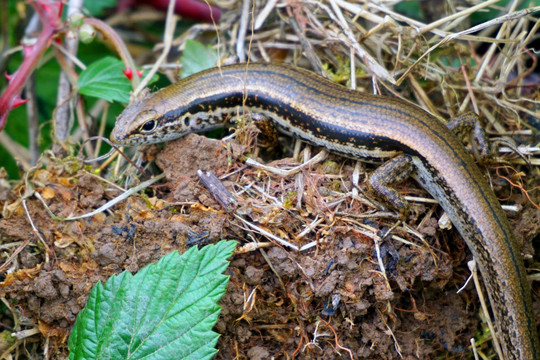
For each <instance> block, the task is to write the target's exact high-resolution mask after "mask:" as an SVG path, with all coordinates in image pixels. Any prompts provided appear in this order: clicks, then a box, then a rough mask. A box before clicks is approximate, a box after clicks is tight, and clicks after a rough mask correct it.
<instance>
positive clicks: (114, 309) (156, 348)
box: [68, 241, 236, 360]
mask: <svg viewBox="0 0 540 360" xmlns="http://www.w3.org/2000/svg"><path fill="white" fill-rule="evenodd" d="M235 246H236V242H234V241H221V242H219V243H217V244H215V245H208V246H205V247H204V248H202V249H201V250H199V249H197V248H195V247H193V248H191V249H189V250H188V251H186V252H185V253H184V254H183V255H181V256H180V255H178V253H177V252H173V253H171V254H169V255H167V256H165V257H163V258H162V259H161V260H160V261H159V262H158V263H157V264H151V265H148V266H146V267H145V268H143V269H142V270H141V271H140V272H139V273H138V274H136V275H135V276H133V275H131V274H130V273H128V272H123V273H121V274H119V275H116V276H112V277H111V278H110V279H109V280H108V281H107V282H106V283H105V285H102V284H101V283H97V284H96V285H95V286H94V288H93V289H92V292H91V293H90V296H89V298H88V302H87V304H86V307H85V308H84V309H83V310H82V311H81V312H80V314H79V316H78V317H77V321H76V322H75V326H74V327H73V330H72V333H71V336H70V338H69V342H68V345H69V349H70V355H69V359H71V360H76V359H128V358H129V359H133V360H135V359H143V358H144V359H145V360H152V359H211V358H212V357H213V355H214V354H215V353H216V352H217V350H216V349H215V345H216V343H217V339H218V334H216V333H215V332H213V331H212V327H213V326H214V325H215V324H216V322H217V318H218V315H219V312H220V310H221V307H220V306H219V305H217V302H218V301H219V299H220V298H221V297H222V296H223V294H224V293H225V287H226V285H227V282H228V277H227V276H225V275H223V271H225V269H226V268H227V266H228V262H227V258H228V257H229V256H231V254H232V251H233V250H234V248H235Z"/></svg>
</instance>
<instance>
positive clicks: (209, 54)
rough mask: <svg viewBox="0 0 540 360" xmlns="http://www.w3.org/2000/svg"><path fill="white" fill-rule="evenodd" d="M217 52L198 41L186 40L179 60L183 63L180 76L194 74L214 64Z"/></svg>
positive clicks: (216, 59)
mask: <svg viewBox="0 0 540 360" xmlns="http://www.w3.org/2000/svg"><path fill="white" fill-rule="evenodd" d="M217 61H218V54H217V52H216V51H215V50H214V49H213V48H212V47H211V46H204V45H203V44H201V43H200V42H198V41H195V40H187V41H186V47H185V49H184V52H183V53H182V56H181V57H180V62H181V63H182V65H183V70H182V74H181V77H182V78H185V77H186V76H189V75H192V74H196V73H198V72H200V71H203V70H206V69H210V68H211V67H214V66H216V64H217Z"/></svg>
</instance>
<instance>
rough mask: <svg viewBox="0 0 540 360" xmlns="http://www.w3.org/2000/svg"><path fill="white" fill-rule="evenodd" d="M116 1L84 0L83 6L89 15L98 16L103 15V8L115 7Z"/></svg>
mask: <svg viewBox="0 0 540 360" xmlns="http://www.w3.org/2000/svg"><path fill="white" fill-rule="evenodd" d="M116 3H117V1H116V0H84V8H85V9H86V10H88V12H89V13H90V15H92V16H95V17H98V16H100V15H103V12H104V11H105V9H108V8H112V7H115V6H116V5H117V4H116Z"/></svg>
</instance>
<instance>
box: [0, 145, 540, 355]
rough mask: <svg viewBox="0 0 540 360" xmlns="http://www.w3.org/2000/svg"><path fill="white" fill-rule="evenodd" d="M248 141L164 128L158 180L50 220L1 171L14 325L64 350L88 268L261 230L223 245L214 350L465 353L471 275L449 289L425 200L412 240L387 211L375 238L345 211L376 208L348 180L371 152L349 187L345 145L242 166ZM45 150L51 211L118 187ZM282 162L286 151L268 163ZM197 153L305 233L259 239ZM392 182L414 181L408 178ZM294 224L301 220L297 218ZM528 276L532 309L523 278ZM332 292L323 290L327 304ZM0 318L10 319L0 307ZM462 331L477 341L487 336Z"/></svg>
mask: <svg viewBox="0 0 540 360" xmlns="http://www.w3.org/2000/svg"><path fill="white" fill-rule="evenodd" d="M249 149H251V146H247V145H244V146H240V145H236V144H232V143H225V142H223V141H218V140H211V139H208V138H205V137H201V136H197V135H190V136H188V137H186V138H184V139H180V140H177V141H175V142H172V143H170V144H168V145H167V146H166V148H165V149H164V151H162V152H160V153H159V154H158V155H157V160H156V163H157V165H158V166H159V167H160V168H161V169H162V170H163V171H164V172H165V174H166V180H164V181H162V182H161V183H159V184H158V185H154V186H153V187H152V188H150V189H146V190H145V191H144V192H143V194H142V195H138V196H132V197H130V198H129V199H128V200H126V201H124V202H122V203H120V204H118V205H116V206H114V207H113V208H112V210H111V211H107V212H103V213H101V214H99V215H96V216H94V217H92V218H90V219H83V220H75V221H55V220H52V218H51V216H50V215H49V214H48V213H47V212H46V210H45V207H44V205H43V204H42V203H41V202H40V201H39V200H37V199H36V197H35V196H29V197H27V198H26V199H25V200H24V205H25V206H26V207H27V209H28V213H26V212H25V208H24V206H23V203H22V202H21V199H23V195H24V194H25V193H27V194H30V193H28V191H29V190H30V189H29V186H27V185H25V184H24V182H19V183H16V184H14V185H12V186H7V185H6V184H5V182H2V183H1V184H0V185H2V186H0V205H1V206H2V208H3V211H4V215H3V216H2V217H1V218H0V240H1V244H2V251H3V254H4V259H3V261H2V263H3V266H2V268H1V269H2V273H1V275H2V280H3V282H2V283H1V284H0V286H1V287H0V291H1V292H2V296H4V297H5V298H6V300H7V302H6V303H7V304H9V306H10V309H11V310H12V311H13V312H14V313H16V314H18V316H19V317H20V322H21V324H22V325H23V328H24V327H27V328H32V327H33V326H36V325H37V326H38V327H39V330H40V332H41V336H42V338H41V339H40V340H37V339H36V338H34V340H33V341H34V342H35V341H38V342H39V341H43V339H44V338H49V346H50V347H51V348H53V349H54V351H53V353H54V357H55V358H58V359H60V358H64V357H65V356H66V353H67V350H66V339H67V337H68V335H69V331H70V329H71V326H72V325H73V323H74V321H75V318H76V316H77V314H78V312H79V311H80V310H81V309H82V307H83V306H84V305H85V302H86V299H87V296H88V293H89V291H90V289H91V288H92V286H93V285H94V284H95V283H96V282H97V281H106V279H107V278H108V277H109V276H111V275H113V274H117V273H119V272H121V271H123V270H128V271H130V272H137V271H138V270H139V269H140V268H141V267H143V266H145V265H147V264H149V263H152V262H156V261H157V260H158V259H160V258H161V257H162V256H163V255H165V254H167V253H169V252H171V251H173V250H179V251H180V252H183V251H185V249H186V248H187V247H188V246H192V245H196V244H198V245H204V244H207V243H211V242H216V241H218V240H220V239H236V240H238V241H239V242H240V245H244V244H245V243H253V242H259V243H261V244H260V245H259V246H260V247H259V248H257V249H254V250H251V251H248V250H246V251H238V252H237V253H236V254H235V255H234V256H233V257H232V259H231V266H230V267H229V268H228V270H227V274H229V275H230V276H231V278H230V282H229V285H228V287H227V292H226V294H225V296H224V297H223V299H222V300H221V305H222V307H223V308H222V312H221V316H220V320H219V322H218V324H217V326H216V331H217V332H218V333H220V334H221V337H220V340H219V343H218V348H219V349H220V351H219V354H218V355H217V357H216V358H217V359H268V358H271V357H274V358H276V359H290V358H293V357H295V358H300V359H341V358H343V359H349V358H350V356H353V357H354V358H367V359H398V358H400V355H399V353H401V355H402V356H403V357H402V358H404V359H430V358H434V357H435V356H441V357H439V358H455V359H459V358H467V357H468V356H469V355H466V354H465V353H464V352H463V351H464V350H466V352H467V353H469V339H470V338H471V337H472V336H474V335H479V334H481V332H483V331H484V329H485V328H486V326H485V325H484V324H483V323H481V321H480V320H479V317H480V315H479V314H480V307H479V304H478V297H477V294H476V292H475V290H474V289H473V286H472V285H469V286H467V288H466V289H465V291H463V292H461V293H460V294H456V291H457V290H458V289H459V288H460V287H461V286H462V285H463V284H464V283H465V281H466V279H467V277H468V276H469V271H468V270H467V267H466V262H467V260H470V259H471V255H470V253H469V251H468V249H467V247H466V245H465V243H464V242H463V241H462V239H461V238H460V236H459V235H458V234H457V233H456V232H455V231H454V230H450V231H448V230H441V229H439V227H438V222H437V220H438V218H439V216H440V213H441V211H440V209H438V207H437V206H436V205H433V204H429V203H414V204H412V211H411V215H410V218H409V219H408V226H409V227H410V228H412V229H415V230H417V231H418V232H419V233H420V234H422V235H423V237H424V241H421V240H420V239H419V237H418V236H414V235H411V233H410V232H407V231H406V230H405V228H404V227H403V226H398V227H397V228H395V229H393V230H392V235H394V237H390V236H388V237H386V238H383V239H382V240H380V241H377V243H376V242H375V240H373V235H376V234H378V235H381V236H382V235H384V234H385V232H386V231H387V230H388V229H390V228H391V227H392V226H393V225H395V223H396V220H395V219H392V218H389V217H386V218H385V217H379V216H373V217H372V218H361V217H360V215H362V214H364V215H365V214H373V213H376V212H377V211H378V209H377V208H376V207H375V206H373V205H370V204H369V198H367V197H366V196H365V195H364V194H363V190H364V187H363V185H362V180H363V178H364V176H363V175H364V170H365V171H367V172H369V171H371V167H369V168H368V169H361V173H362V176H361V184H360V193H359V194H358V195H356V196H355V199H354V200H353V198H352V197H351V195H350V193H351V189H352V186H351V180H350V179H351V176H352V172H353V167H354V162H353V161H350V160H344V159H342V158H340V157H334V156H330V158H329V160H326V161H325V162H323V163H320V164H317V165H314V166H312V167H311V168H305V169H303V170H302V172H301V173H300V174H298V175H293V176H290V177H286V178H280V177H278V176H275V175H272V174H270V173H268V172H266V171H262V170H258V169H255V168H252V167H246V166H245V163H244V160H245V155H247V154H248V150H249ZM49 164H50V165H49V166H48V167H47V168H42V169H39V170H36V171H34V172H33V173H32V174H30V175H29V177H28V179H29V184H32V186H33V187H34V190H35V191H36V192H38V193H39V194H40V195H41V197H42V198H44V200H45V202H46V203H47V205H48V206H49V207H50V209H51V210H52V211H53V212H54V213H55V214H56V215H57V216H60V217H68V216H72V215H78V214H83V213H87V212H90V211H92V210H94V209H96V208H98V207H100V206H101V205H103V204H104V203H106V202H107V201H109V200H111V199H113V198H114V197H115V196H118V195H119V194H120V193H121V190H120V189H119V188H117V187H116V186H115V185H113V184H112V183H109V182H106V181H105V180H103V179H102V178H100V177H99V176H96V175H93V174H91V173H90V172H88V171H87V170H85V169H83V168H81V166H80V165H79V163H78V162H77V161H76V160H73V159H72V160H66V161H64V162H62V163H59V162H56V163H55V162H54V161H53V160H50V162H49ZM296 164H298V162H297V161H296V160H294V159H292V158H286V159H282V160H278V161H275V162H272V163H269V164H268V165H270V166H274V167H280V168H289V167H291V166H292V165H296ZM197 169H204V170H210V171H212V172H213V173H214V174H215V175H216V176H217V177H223V176H225V175H227V176H226V177H225V178H224V179H223V180H222V183H223V184H224V185H225V187H226V188H227V189H228V190H229V191H230V192H231V193H232V194H234V195H235V197H236V200H237V201H238V205H237V207H236V210H235V213H236V214H237V215H240V216H242V218H243V219H245V220H247V221H249V222H251V223H253V224H256V225H257V226H259V227H260V228H263V229H265V230H266V231H268V232H270V233H272V234H274V235H275V236H278V237H280V238H282V239H285V240H287V241H289V242H291V243H293V244H295V245H297V246H302V245H304V244H307V243H310V242H313V241H316V242H317V243H316V246H314V247H312V248H311V249H309V250H306V251H302V252H296V251H294V250H292V249H290V248H287V247H283V246H281V245H277V244H276V243H275V242H273V243H271V242H270V240H269V239H268V238H267V237H265V236H263V235H260V234H259V233H258V232H255V231H253V230H252V228H250V227H248V226H247V225H246V224H244V223H242V222H241V221H240V220H238V218H236V217H235V216H233V215H232V214H230V213H227V212H226V211H224V210H223V209H222V208H221V207H220V206H219V204H218V203H217V202H216V201H215V200H214V199H213V198H212V196H211V194H210V193H209V191H208V190H207V189H206V188H204V187H203V186H202V185H201V183H200V182H199V181H198V179H197V175H196V170H197ZM141 178H142V176H141ZM497 179H498V177H496V176H492V182H494V183H495V185H496V190H504V188H503V187H502V186H497V185H499V184H500V183H499V180H497ZM398 189H400V192H401V193H405V192H406V191H409V192H411V195H418V196H425V193H424V192H423V191H422V190H420V189H419V188H418V187H417V186H416V184H414V183H413V182H406V183H404V184H401V185H399V186H398ZM298 193H300V194H302V197H301V199H299V197H298V195H297V194H298ZM347 194H349V195H347ZM501 197H503V195H501ZM508 202H510V203H519V204H521V205H522V206H523V207H524V210H523V211H521V212H520V213H519V216H520V219H511V221H513V225H514V226H515V229H516V232H517V234H518V239H520V240H521V241H522V243H523V244H524V252H526V253H528V254H529V258H530V253H531V252H532V250H531V249H532V246H531V242H532V240H533V239H535V238H536V239H538V236H539V235H538V234H539V233H540V231H539V225H540V213H539V211H538V210H537V209H535V208H533V207H532V206H531V205H530V204H529V203H528V202H527V201H526V200H524V198H523V197H522V196H521V194H513V195H512V198H511V199H510V200H508ZM29 219H31V221H32V223H33V226H34V227H35V230H33V228H32V224H31V223H30V220H29ZM310 224H315V225H313V226H312V229H311V231H304V230H306V228H308V227H309V226H310ZM376 244H377V247H378V248H379V251H380V256H379V258H380V261H382V263H383V264H384V272H383V271H381V268H380V266H379V262H378V259H377V255H376ZM16 252H18V253H16ZM10 256H11V257H10ZM534 290H535V291H534V295H533V296H535V298H534V301H535V307H536V309H537V310H538V308H539V306H540V305H539V304H540V300H539V298H538V296H537V294H538V286H535V289H534ZM249 295H251V296H252V298H251V301H247V302H246V300H245V299H247V298H248V296H249ZM332 300H338V301H339V303H338V305H337V307H336V309H335V313H334V314H333V315H332V312H333V309H332V306H329V305H328V304H330V303H331V302H332ZM328 307H330V309H328ZM537 313H539V311H537ZM1 322H2V323H3V324H4V326H5V327H7V328H8V329H9V328H11V327H12V326H13V320H12V319H11V318H10V319H8V318H6V319H2V320H1ZM480 337H482V335H481V336H480ZM484 337H485V336H484ZM29 342H32V341H30V340H29ZM478 346H479V347H480V348H481V349H483V350H484V351H487V352H490V351H491V350H490V346H491V345H490V343H489V342H481V343H480V344H479V345H478Z"/></svg>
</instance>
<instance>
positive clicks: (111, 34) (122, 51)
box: [84, 18, 140, 89]
mask: <svg viewBox="0 0 540 360" xmlns="http://www.w3.org/2000/svg"><path fill="white" fill-rule="evenodd" d="M84 23H85V24H88V25H92V26H93V27H94V28H96V30H98V31H99V32H100V33H102V34H103V35H104V36H107V37H108V38H109V39H110V40H111V41H112V43H113V44H114V46H115V47H116V50H117V51H118V55H120V57H121V58H122V61H123V62H124V64H125V65H126V69H131V71H132V73H133V77H132V78H131V86H133V88H134V89H135V88H137V85H139V81H140V77H139V73H138V71H137V68H136V67H135V62H134V61H133V58H132V57H131V54H130V53H129V51H128V49H127V47H126V44H124V42H123V41H122V39H121V38H120V36H119V35H118V34H117V33H116V31H114V29H113V28H112V27H110V26H109V25H108V24H106V23H104V22H103V21H101V20H99V19H95V18H85V19H84Z"/></svg>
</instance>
